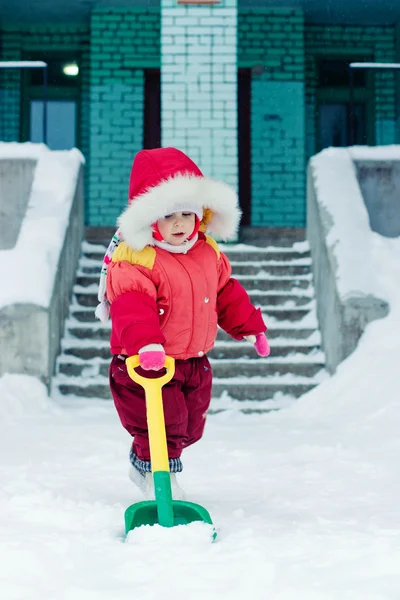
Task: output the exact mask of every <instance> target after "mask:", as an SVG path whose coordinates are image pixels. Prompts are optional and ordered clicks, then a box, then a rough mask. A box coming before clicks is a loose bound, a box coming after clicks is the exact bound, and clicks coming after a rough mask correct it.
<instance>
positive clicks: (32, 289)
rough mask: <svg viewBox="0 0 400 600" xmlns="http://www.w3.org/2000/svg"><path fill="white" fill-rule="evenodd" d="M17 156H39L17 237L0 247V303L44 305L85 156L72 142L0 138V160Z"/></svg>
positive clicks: (36, 157) (52, 281)
mask: <svg viewBox="0 0 400 600" xmlns="http://www.w3.org/2000/svg"><path fill="white" fill-rule="evenodd" d="M18 158H19V159H26V158H30V159H36V161H37V162H36V167H35V172H34V178H33V182H32V188H31V192H30V196H29V200H28V205H27V209H26V213H25V217H24V219H23V221H22V224H21V228H20V232H19V235H18V239H17V242H16V244H15V246H14V248H11V249H8V250H0V281H1V286H0V308H2V307H4V306H7V305H10V304H21V303H23V304H25V303H32V304H36V305H39V306H43V307H45V308H47V307H48V306H49V304H50V300H51V295H52V292H53V285H54V280H55V275H56V269H57V264H58V260H59V256H60V252H61V249H62V247H63V243H64V238H65V232H66V229H67V227H68V221H69V215H70V210H71V206H72V202H73V199H74V195H75V189H76V183H77V179H78V176H79V170H80V167H81V165H82V164H83V163H84V158H83V155H82V154H81V152H79V150H77V149H75V148H74V149H73V150H68V151H51V150H49V148H47V146H45V145H44V144H32V143H25V144H18V143H0V160H5V159H18Z"/></svg>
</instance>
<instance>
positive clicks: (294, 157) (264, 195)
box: [238, 9, 305, 227]
mask: <svg viewBox="0 0 400 600" xmlns="http://www.w3.org/2000/svg"><path fill="white" fill-rule="evenodd" d="M238 30H239V34H238V48H239V51H238V57H239V67H252V68H253V75H252V90H251V96H252V102H251V147H252V148H251V162H252V172H251V177H252V189H251V224H252V225H254V226H270V227H285V226H292V227H303V226H304V224H305V153H304V145H305V125H304V20H303V15H302V13H301V12H300V11H297V10H290V9H276V10H264V11H262V10H260V9H257V10H254V11H246V12H240V15H239V27H238ZM259 66H261V67H262V69H261V70H263V71H264V72H262V73H260V69H258V67H259ZM254 67H256V68H254ZM257 73H259V74H257Z"/></svg>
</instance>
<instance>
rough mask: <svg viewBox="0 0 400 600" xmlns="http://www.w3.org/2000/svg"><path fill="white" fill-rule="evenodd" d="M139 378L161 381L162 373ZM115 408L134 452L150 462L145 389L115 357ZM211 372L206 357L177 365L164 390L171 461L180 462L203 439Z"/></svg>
mask: <svg viewBox="0 0 400 600" xmlns="http://www.w3.org/2000/svg"><path fill="white" fill-rule="evenodd" d="M137 372H138V373H139V374H140V375H143V376H145V377H149V378H155V377H160V375H161V374H163V373H165V371H164V370H162V371H144V370H143V369H141V368H140V367H138V369H137ZM109 379H110V388H111V393H112V396H113V398H114V403H115V407H116V409H117V412H118V415H119V418H120V420H121V423H122V425H123V426H124V427H125V429H126V430H127V431H128V432H129V433H130V434H131V436H133V443H132V449H133V451H134V453H135V454H136V456H137V457H138V458H140V459H141V460H146V461H147V460H150V448H149V436H148V430H147V420H146V403H145V394H144V389H143V388H142V387H141V386H140V385H139V384H137V383H135V382H134V381H132V379H131V378H130V377H129V374H128V372H127V368H126V365H125V360H124V358H119V357H118V356H114V358H113V359H112V361H111V364H110V370H109ZM211 386H212V370H211V365H210V363H209V360H208V358H207V357H206V356H202V357H201V358H189V359H187V360H176V361H175V375H174V377H173V379H171V381H170V382H169V383H167V384H165V385H164V386H163V388H162V395H163V406H164V417H165V429H166V434H167V446H168V457H169V458H178V457H180V455H181V454H182V450H183V448H185V447H187V446H190V445H191V444H194V443H195V442H197V441H198V440H199V439H200V438H201V437H202V435H203V431H204V426H205V422H206V413H207V410H208V407H209V405H210V401H211Z"/></svg>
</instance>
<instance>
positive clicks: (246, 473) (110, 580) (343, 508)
mask: <svg viewBox="0 0 400 600" xmlns="http://www.w3.org/2000/svg"><path fill="white" fill-rule="evenodd" d="M25 151H26V152H32V151H33V150H32V148H28V147H26V148H25ZM34 151H35V152H36V151H37V148H36V149H35V150H34ZM339 152H340V151H339ZM352 152H353V150H352ZM0 156H1V145H0ZM344 156H345V155H343V154H339V155H335V158H337V162H336V166H338V167H340V166H341V164H342V163H343V165H344V167H345V171H344V172H345V173H347V175H348V180H347V182H348V183H349V184H350V185H353V184H352V181H353V180H352V176H351V169H350V167H349V162H348V161H347V160H344ZM347 156H349V155H348V154H347ZM43 158H46V159H47V158H49V157H47V156H46V157H43ZM76 158H77V156H76ZM74 160H75V159H74ZM79 160H80V159H79ZM47 164H49V163H47ZM321 164H322V163H321ZM330 168H331V169H332V167H330ZM346 169H347V171H346ZM333 170H334V169H333ZM51 172H52V173H53V171H51ZM325 175H326V176H327V177H328V175H329V173H327V172H325ZM343 177H345V175H344V176H343ZM52 178H53V176H52ZM52 178H51V179H52ZM329 181H330V182H331V184H332V186H334V185H336V184H337V185H338V186H339V187H337V188H335V190H336V191H340V190H342V191H343V193H346V194H347V196H346V197H345V198H347V199H348V198H349V195H348V192H347V189H346V186H344V185H342V184H343V183H344V181H342V172H341V176H340V177H338V176H336V177H333V176H332V177H330V180H329ZM319 183H320V185H321V193H322V194H323V195H324V199H325V202H326V205H327V207H329V209H330V210H332V211H333V213H332V214H333V215H336V216H337V213H335V212H334V211H335V210H338V211H342V212H341V213H339V214H341V215H342V216H344V215H345V214H347V216H348V218H355V219H357V218H358V217H361V220H360V221H355V222H353V223H352V231H353V237H352V238H351V249H352V252H355V253H357V250H355V249H354V245H355V242H357V243H361V244H364V249H366V248H367V249H368V253H367V254H366V256H365V258H364V261H366V260H368V261H369V264H368V265H367V266H368V269H369V273H370V276H371V280H370V282H369V283H368V285H369V286H370V290H372V291H373V292H374V293H375V294H376V295H377V293H378V290H379V295H381V296H383V297H385V298H387V299H388V301H389V304H390V313H389V315H388V317H386V318H385V319H383V320H379V321H375V322H372V323H370V324H369V325H368V327H367V329H366V331H365V332H364V334H363V336H362V337H361V339H360V341H359V344H358V347H357V349H356V351H355V352H354V353H353V354H352V355H351V356H350V357H349V358H348V359H346V361H344V362H343V363H342V364H341V365H340V366H339V368H338V370H337V372H336V374H335V375H334V376H333V377H331V378H326V379H325V380H324V381H322V383H321V384H320V385H319V386H318V387H316V388H314V389H313V390H312V391H311V392H309V393H308V394H306V395H304V396H303V397H302V398H300V399H298V400H296V401H294V400H293V398H291V397H288V396H285V395H284V394H277V395H275V397H274V399H273V400H268V401H267V400H266V401H264V402H254V401H250V400H248V401H241V402H239V401H235V400H233V399H232V398H229V396H228V395H227V394H225V395H224V396H223V397H222V398H220V399H218V400H217V401H215V402H213V404H212V414H210V415H209V417H208V422H207V426H206V430H205V435H204V437H203V439H202V440H201V441H200V442H199V443H198V444H195V445H194V446H193V447H190V448H188V449H186V451H185V453H184V455H183V462H184V466H185V468H184V471H183V473H182V474H181V476H180V483H181V485H182V486H183V487H184V489H185V490H186V492H187V494H188V498H189V500H191V501H193V502H197V503H199V504H201V505H203V506H204V507H206V508H207V510H209V512H210V514H211V516H212V518H213V522H214V525H215V528H216V531H217V534H218V537H217V541H216V542H215V543H211V534H212V531H211V528H210V527H209V526H207V525H205V524H202V523H193V524H191V525H188V526H181V527H176V528H172V529H163V528H161V527H159V526H154V527H143V528H140V529H138V530H135V531H133V532H131V533H130V534H129V535H128V536H125V532H124V522H123V516H124V511H125V509H126V508H127V507H128V506H129V505H130V504H132V503H134V502H138V501H140V500H141V499H142V498H141V496H140V493H139V492H138V491H136V489H135V488H134V487H132V483H131V482H130V481H129V479H128V477H127V467H128V450H129V445H130V438H129V435H128V434H127V433H126V432H125V430H124V429H123V428H122V427H121V425H120V423H119V420H118V417H117V414H116V411H115V409H114V406H113V405H112V403H111V402H107V401H100V400H88V399H82V398H72V399H71V397H68V398H65V397H62V396H56V395H54V396H53V397H52V398H49V397H48V395H47V392H46V388H45V387H44V385H43V384H42V383H40V382H39V381H38V380H37V379H35V378H33V377H29V376H22V375H10V374H6V375H4V376H3V377H2V378H0V564H1V568H0V593H1V597H2V598H5V599H7V600H43V598H51V599H52V600H132V598H139V599H140V600H158V599H159V598H163V599H165V600H186V599H187V598H189V599H190V600H204V598H207V599H209V600H219V599H220V598H222V597H227V598H229V600H243V598H251V599H252V600H266V599H268V600H397V599H398V598H399V596H400V568H399V565H400V504H399V501H398V499H399V496H400V470H399V468H398V456H399V453H400V437H399V430H400V403H399V401H398V387H399V386H398V364H399V358H398V357H399V356H400V335H399V331H400V239H386V238H383V237H381V236H379V235H378V234H375V233H372V232H371V231H370V230H369V231H366V229H365V223H364V220H363V213H362V211H360V209H359V207H358V208H357V210H355V212H351V210H350V209H349V211H348V213H344V212H343V211H344V209H343V207H342V208H336V209H335V207H332V204H331V200H332V196H331V197H329V193H328V188H327V187H326V181H323V182H321V181H320V182H319ZM353 183H354V182H353ZM341 186H342V187H341ZM351 190H352V191H353V192H354V193H358V192H357V189H356V187H355V186H354V185H353V187H352V188H351ZM66 204H67V200H66V198H65V203H64V202H61V201H60V206H59V209H60V210H59V212H61V213H62V212H63V211H62V207H64V208H65V205H66ZM339 204H340V203H339ZM44 222H45V224H46V226H47V223H48V221H44ZM41 223H43V221H41ZM64 225H65V222H64ZM37 226H38V228H39V219H38V221H37ZM38 228H37V229H36V228H35V227H34V226H33V225H32V231H35V232H36V233H37V232H38ZM348 233H349V229H347V228H346V226H345V225H344V224H343V222H340V220H339V223H338V222H335V225H334V227H333V231H332V238H331V241H333V242H334V243H336V245H339V246H343V245H344V246H346V243H347V241H346V239H345V238H343V237H340V236H342V235H346V234H348ZM21 234H22V230H21ZM20 237H21V236H20ZM50 238H51V241H52V243H55V241H54V239H53V236H50ZM35 239H37V238H35ZM33 247H35V249H36V245H35V246H33ZM238 247H240V245H238ZM27 248H29V247H28V246H25V249H27ZM230 248H231V246H230ZM245 248H246V249H247V248H248V247H245ZM255 248H257V247H255ZM257 250H260V249H259V248H257ZM306 250H307V251H308V245H307V244H303V243H301V244H300V245H299V248H298V251H299V252H301V251H304V252H305V251H306ZM40 251H41V249H40V248H38V252H39V258H41V259H43V258H44V257H42V256H40ZM243 251H246V250H245V249H243ZM14 252H15V251H14ZM0 254H2V255H1V256H0V258H3V259H4V253H0ZM3 263H4V260H1V261H0V265H1V269H3V268H4V266H3ZM48 270H49V265H47V267H46V268H45V267H42V266H40V265H38V266H37V270H36V275H35V277H36V281H37V282H38V281H40V283H42V282H43V286H38V287H44V288H46V286H47V281H48ZM359 270H360V265H359V264H358V263H357V261H353V260H352V258H351V256H350V257H348V265H347V266H346V270H345V271H343V270H342V271H340V273H339V274H340V276H341V278H342V281H341V285H342V286H343V287H342V290H346V289H347V291H351V289H358V291H359V288H357V287H356V286H357V285H364V286H366V285H367V282H366V281H365V279H364V275H363V273H361V274H360V273H359ZM25 275H27V274H26V273H25V274H24V276H25ZM372 275H374V276H373V277H372ZM3 276H4V272H3V271H1V272H0V277H3ZM352 278H353V280H354V282H353V284H352V285H350V284H351V280H352ZM0 280H3V279H0ZM3 281H4V280H3ZM22 285H23V284H22V283H21V284H20V286H19V287H17V288H16V289H17V291H18V290H20V291H23V292H24V293H26V290H25V289H23V287H22ZM362 289H364V290H365V289H366V288H365V287H364V288H362ZM43 296H45V294H44V295H43ZM3 297H4V291H3V290H1V292H0V299H1V298H3ZM311 318H313V319H315V316H313V317H310V316H309V315H307V316H306V317H305V318H304V319H303V320H302V321H301V326H303V327H304V326H306V325H309V324H310V322H311ZM269 321H270V322H271V319H269ZM279 325H280V326H281V327H285V328H287V327H294V324H293V323H292V322H290V323H285V322H282V321H281V322H279ZM295 326H296V327H297V326H298V324H297V325H295ZM67 343H68V342H67ZM272 343H273V342H272ZM95 362H96V361H94V363H95ZM252 379H253V380H254V379H255V378H252ZM252 379H247V380H246V381H247V382H248V383H249V384H251V381H252ZM321 379H322V378H321ZM308 381H309V380H308ZM266 406H267V407H269V408H270V410H271V412H269V413H267V414H259V413H252V414H244V413H243V412H241V410H240V409H243V410H248V409H250V408H253V409H255V410H257V408H265V407H266ZM278 408H279V409H280V410H277V409H278Z"/></svg>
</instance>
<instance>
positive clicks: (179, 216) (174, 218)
mask: <svg viewBox="0 0 400 600" xmlns="http://www.w3.org/2000/svg"><path fill="white" fill-rule="evenodd" d="M195 222H196V215H195V214H194V213H192V212H186V211H185V212H175V213H172V214H170V215H166V216H165V217H164V218H163V219H159V220H158V221H157V225H158V231H159V232H160V233H161V235H162V238H163V240H165V241H166V242H168V243H169V244H172V245H173V246H179V244H182V243H183V242H184V241H185V240H187V239H188V237H189V235H190V234H191V233H193V229H194V226H195Z"/></svg>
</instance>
